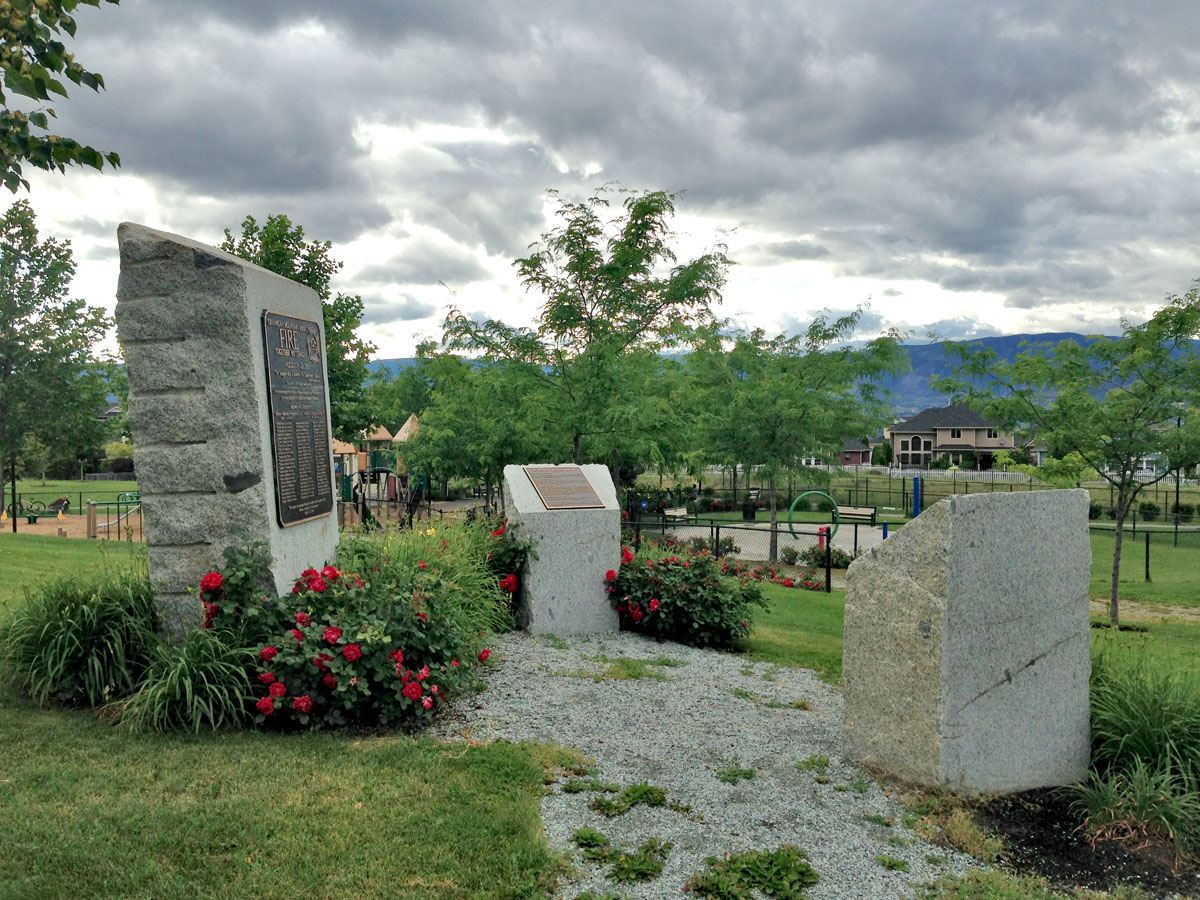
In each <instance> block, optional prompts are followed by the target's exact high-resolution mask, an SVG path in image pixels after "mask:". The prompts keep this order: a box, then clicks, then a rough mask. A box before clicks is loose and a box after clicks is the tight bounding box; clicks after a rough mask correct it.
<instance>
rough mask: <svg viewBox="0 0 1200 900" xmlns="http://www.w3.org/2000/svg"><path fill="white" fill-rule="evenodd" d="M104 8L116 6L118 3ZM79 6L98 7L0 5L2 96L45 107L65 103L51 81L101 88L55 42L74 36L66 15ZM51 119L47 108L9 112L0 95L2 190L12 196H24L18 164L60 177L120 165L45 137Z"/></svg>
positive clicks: (38, 0) (38, 1)
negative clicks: (76, 169) (78, 169)
mask: <svg viewBox="0 0 1200 900" xmlns="http://www.w3.org/2000/svg"><path fill="white" fill-rule="evenodd" d="M106 2H108V3H112V4H116V3H117V2H118V0H106ZM80 3H83V4H85V5H87V6H95V7H99V6H100V0H10V2H6V3H3V4H2V5H0V75H2V76H3V82H4V89H5V90H8V91H11V92H12V93H14V94H20V95H21V96H23V97H29V98H30V99H32V100H37V101H49V100H50V95H51V94H57V95H58V96H60V97H66V96H67V89H66V87H64V86H63V83H62V82H61V81H59V80H58V78H56V77H55V76H56V75H65V76H66V77H67V79H68V80H69V81H72V82H74V83H75V84H81V85H84V86H85V87H90V88H91V89H92V90H94V91H99V90H100V88H102V87H104V79H103V78H102V77H101V76H100V74H99V73H97V72H89V71H88V70H87V69H85V68H84V67H83V66H82V65H80V64H79V63H77V62H76V61H75V57H74V56H73V55H72V54H70V53H68V52H67V49H66V47H65V46H63V44H62V42H61V41H58V40H56V39H55V37H56V36H57V35H60V34H62V33H63V32H65V33H66V34H68V35H70V36H71V37H74V36H75V19H74V17H73V16H72V13H73V12H74V11H75V9H76V8H77V7H78V6H79V5H80ZM53 116H54V110H53V109H52V108H50V107H39V108H37V109H35V110H33V111H32V112H28V113H26V112H22V111H20V110H16V109H9V100H8V96H7V95H6V94H5V92H4V90H0V162H2V163H3V167H4V168H3V178H4V186H5V187H7V188H8V189H9V190H10V191H12V192H13V193H16V191H17V188H18V187H21V186H23V187H24V188H25V189H26V190H29V182H28V181H27V180H26V179H25V178H24V177H22V171H23V170H22V168H21V166H22V163H24V162H29V163H30V164H32V165H33V166H36V167H37V168H39V169H46V170H48V171H49V170H53V169H58V170H59V171H60V172H62V171H65V170H66V167H67V166H71V165H85V166H91V167H92V168H94V169H101V168H103V167H104V163H105V162H107V163H108V164H109V165H111V166H119V165H120V164H121V158H120V157H119V156H117V154H115V153H101V152H100V151H99V150H97V149H96V148H94V147H88V146H85V145H84V144H80V143H79V142H78V141H76V140H73V139H71V138H65V137H60V136H58V135H55V134H49V133H48V132H49V129H50V118H52V117H53ZM31 129H34V130H31ZM37 132H47V133H45V134H38V133H37Z"/></svg>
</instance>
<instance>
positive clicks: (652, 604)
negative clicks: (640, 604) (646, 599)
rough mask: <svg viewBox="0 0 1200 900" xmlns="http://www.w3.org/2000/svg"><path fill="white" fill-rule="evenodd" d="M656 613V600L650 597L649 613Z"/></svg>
mask: <svg viewBox="0 0 1200 900" xmlns="http://www.w3.org/2000/svg"><path fill="white" fill-rule="evenodd" d="M657 611H658V598H657V597H651V598H650V612H657Z"/></svg>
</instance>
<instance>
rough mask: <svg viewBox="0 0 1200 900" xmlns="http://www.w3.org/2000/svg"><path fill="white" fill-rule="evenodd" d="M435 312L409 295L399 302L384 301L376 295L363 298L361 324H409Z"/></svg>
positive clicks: (426, 304)
mask: <svg viewBox="0 0 1200 900" xmlns="http://www.w3.org/2000/svg"><path fill="white" fill-rule="evenodd" d="M435 312H437V307H436V306H434V305H433V304H432V303H422V302H421V301H420V300H418V299H417V298H415V297H413V296H412V295H410V294H402V295H401V299H400V300H386V299H384V298H383V297H379V296H377V295H367V296H364V297H363V318H362V320H363V323H364V324H371V325H388V324H391V323H394V322H411V321H414V320H416V319H425V318H428V317H429V316H432V315H433V314H434V313H435Z"/></svg>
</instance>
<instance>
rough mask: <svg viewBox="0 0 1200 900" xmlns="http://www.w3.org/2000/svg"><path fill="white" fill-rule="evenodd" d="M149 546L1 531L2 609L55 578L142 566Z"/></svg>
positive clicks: (0, 606) (0, 604) (0, 600)
mask: <svg viewBox="0 0 1200 900" xmlns="http://www.w3.org/2000/svg"><path fill="white" fill-rule="evenodd" d="M145 557H146V545H145V544H140V543H128V542H125V541H81V540H67V539H64V538H60V537H44V536H41V535H34V534H10V533H9V532H7V531H0V609H3V608H4V607H5V606H6V605H7V604H8V603H10V602H11V601H12V600H14V599H16V598H18V597H20V596H21V595H22V594H23V592H24V590H25V588H26V587H29V586H31V585H34V584H36V583H37V582H39V581H42V580H43V579H45V578H48V577H50V576H53V575H65V574H86V573H88V572H92V571H99V570H103V569H104V568H105V567H126V566H129V565H134V564H142V561H143V560H145Z"/></svg>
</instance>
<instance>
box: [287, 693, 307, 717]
mask: <svg viewBox="0 0 1200 900" xmlns="http://www.w3.org/2000/svg"><path fill="white" fill-rule="evenodd" d="M292 709H294V710H295V711H296V712H298V713H300V714H301V715H304V714H305V713H310V712H312V697H311V696H309V695H308V694H305V695H304V696H303V697H297V698H296V699H295V700H293V701H292Z"/></svg>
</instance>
